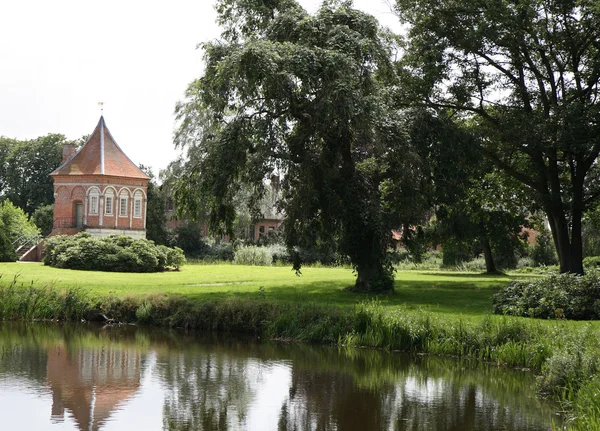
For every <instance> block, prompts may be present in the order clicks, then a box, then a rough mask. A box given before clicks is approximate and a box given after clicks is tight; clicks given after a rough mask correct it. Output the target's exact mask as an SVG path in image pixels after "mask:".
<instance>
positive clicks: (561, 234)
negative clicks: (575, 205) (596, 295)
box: [546, 209, 583, 274]
mask: <svg viewBox="0 0 600 431" xmlns="http://www.w3.org/2000/svg"><path fill="white" fill-rule="evenodd" d="M546 215H547V216H548V220H549V221H550V230H551V232H552V238H553V240H554V245H555V246H556V253H557V254H558V260H559V263H560V272H561V273H567V272H570V273H573V274H583V244H582V240H581V217H582V214H581V212H578V211H574V212H573V220H572V226H571V238H572V240H571V238H570V237H569V227H568V223H567V219H566V216H565V213H564V211H562V210H557V209H547V210H546Z"/></svg>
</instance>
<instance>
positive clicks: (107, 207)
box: [104, 189, 115, 216]
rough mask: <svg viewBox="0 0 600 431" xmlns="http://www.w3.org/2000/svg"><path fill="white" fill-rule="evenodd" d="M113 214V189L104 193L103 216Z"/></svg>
mask: <svg viewBox="0 0 600 431" xmlns="http://www.w3.org/2000/svg"><path fill="white" fill-rule="evenodd" d="M114 212H115V192H114V190H113V189H107V190H106V191H105V192H104V214H105V215H107V216H111V215H113V214H114Z"/></svg>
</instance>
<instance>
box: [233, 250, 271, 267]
mask: <svg viewBox="0 0 600 431" xmlns="http://www.w3.org/2000/svg"><path fill="white" fill-rule="evenodd" d="M233 263H235V264H237V265H257V266H271V264H272V263H273V254H272V253H271V251H270V250H269V249H268V248H267V247H258V246H255V245H249V246H245V247H240V248H238V249H237V250H236V251H235V257H234V258H233Z"/></svg>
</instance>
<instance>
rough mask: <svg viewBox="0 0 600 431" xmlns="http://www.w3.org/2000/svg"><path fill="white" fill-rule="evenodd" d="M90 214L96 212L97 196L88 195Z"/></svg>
mask: <svg viewBox="0 0 600 431" xmlns="http://www.w3.org/2000/svg"><path fill="white" fill-rule="evenodd" d="M90 214H98V196H90Z"/></svg>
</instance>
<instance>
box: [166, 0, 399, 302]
mask: <svg viewBox="0 0 600 431" xmlns="http://www.w3.org/2000/svg"><path fill="white" fill-rule="evenodd" d="M217 12H218V20H219V23H220V25H221V26H222V27H223V34H222V38H221V39H220V40H217V41H214V42H210V43H206V44H204V45H202V48H203V49H204V53H205V61H206V68H205V72H204V74H203V75H202V76H201V77H200V78H198V79H197V80H195V81H193V82H192V83H191V84H190V85H189V87H188V89H187V92H186V98H185V100H184V101H182V102H180V103H179V104H178V106H177V108H176V112H177V115H178V118H179V120H180V121H181V123H180V124H181V126H180V128H179V129H178V131H177V132H176V137H175V140H176V145H179V146H182V147H187V148H188V161H187V163H186V166H185V172H184V175H182V177H181V180H180V181H179V183H178V185H177V187H176V190H175V197H176V200H177V202H178V204H179V205H180V207H181V208H183V209H187V210H189V213H190V214H194V213H196V212H198V209H199V208H201V207H202V208H207V209H208V213H209V221H210V225H211V227H212V228H213V229H215V230H219V231H222V232H231V226H232V224H233V222H234V220H235V198H236V196H238V195H239V191H240V189H241V187H250V190H251V193H250V194H249V206H250V208H251V209H253V212H254V214H255V215H256V216H260V214H259V213H260V205H259V203H260V202H261V199H262V197H263V195H264V193H265V188H266V187H265V186H266V184H267V182H268V179H269V178H271V176H272V175H273V174H277V175H279V176H280V177H281V178H282V180H281V195H280V200H279V203H278V205H279V207H280V209H281V210H282V211H283V212H284V213H285V216H286V222H285V237H286V242H287V245H288V247H289V248H290V249H292V248H293V247H294V246H314V245H319V244H320V245H325V244H326V245H333V246H334V247H335V248H336V250H337V251H338V252H340V253H342V254H344V255H347V256H349V257H350V259H351V262H352V264H353V266H354V268H355V269H356V273H357V279H356V284H355V287H354V288H355V289H356V290H359V291H389V290H392V289H393V274H392V268H391V265H390V264H388V263H387V260H386V250H387V247H388V242H389V240H390V237H391V235H390V226H389V225H388V223H387V222H386V220H387V219H386V217H385V216H384V212H385V211H384V209H383V206H382V187H381V185H382V184H383V182H384V181H386V180H387V179H388V177H389V172H387V168H386V166H387V164H386V163H385V159H386V157H388V156H389V154H390V153H394V152H395V153H398V152H399V151H400V150H399V148H398V147H399V146H401V145H402V142H403V139H402V136H400V134H399V130H400V128H399V127H398V121H399V120H398V118H397V116H396V114H395V112H396V111H395V110H394V109H391V107H390V106H391V97H390V95H389V88H390V86H389V85H387V84H388V83H389V82H390V80H391V79H393V78H394V73H393V68H392V67H391V62H390V58H391V54H392V52H391V50H392V49H393V46H394V44H393V38H392V37H391V36H389V35H387V34H385V33H383V32H381V31H380V28H379V27H378V23H377V21H376V20H375V19H374V18H373V17H372V16H370V15H367V14H365V13H363V12H360V11H358V10H356V9H353V8H352V5H351V3H350V2H335V1H332V2H326V3H324V4H323V6H322V7H321V8H320V9H319V10H318V11H317V12H316V13H315V14H314V15H311V14H308V13H307V12H306V11H305V10H304V9H302V8H301V7H300V6H299V5H298V4H297V3H296V2H295V1H293V0H271V1H267V2H265V1H262V0H260V1H259V0H237V1H236V0H220V1H218V2H217ZM300 264H301V262H300V261H299V260H297V261H296V263H295V267H296V269H299V266H300Z"/></svg>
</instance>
